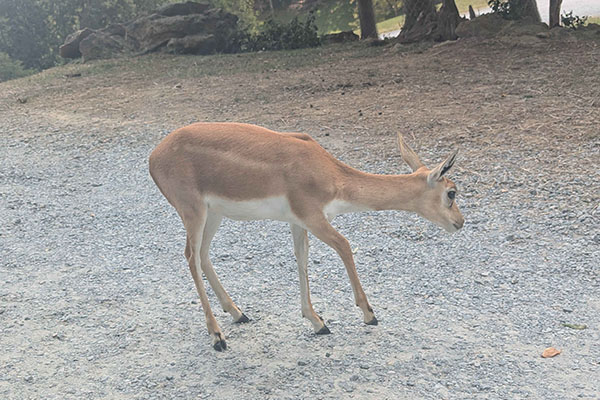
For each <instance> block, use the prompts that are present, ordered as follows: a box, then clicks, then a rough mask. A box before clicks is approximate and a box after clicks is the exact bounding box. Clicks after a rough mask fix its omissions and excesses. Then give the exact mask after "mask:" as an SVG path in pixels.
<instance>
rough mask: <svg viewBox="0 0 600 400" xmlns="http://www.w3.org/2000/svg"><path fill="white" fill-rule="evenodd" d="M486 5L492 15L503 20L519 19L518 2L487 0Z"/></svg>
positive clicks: (515, 0) (512, 0) (513, 0)
mask: <svg viewBox="0 0 600 400" xmlns="http://www.w3.org/2000/svg"><path fill="white" fill-rule="evenodd" d="M488 5H489V6H490V8H491V9H492V12H493V13H496V14H499V15H501V16H502V18H504V19H513V20H514V19H520V18H521V15H520V12H519V5H518V0H489V1H488Z"/></svg>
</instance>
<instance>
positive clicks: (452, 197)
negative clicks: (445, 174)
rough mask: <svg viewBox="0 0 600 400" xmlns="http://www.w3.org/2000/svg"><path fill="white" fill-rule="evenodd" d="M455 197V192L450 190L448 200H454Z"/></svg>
mask: <svg viewBox="0 0 600 400" xmlns="http://www.w3.org/2000/svg"><path fill="white" fill-rule="evenodd" d="M455 197H456V192H455V191H454V190H450V191H449V192H448V198H449V199H450V200H454V198H455Z"/></svg>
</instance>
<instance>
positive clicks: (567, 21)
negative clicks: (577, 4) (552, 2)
mask: <svg viewBox="0 0 600 400" xmlns="http://www.w3.org/2000/svg"><path fill="white" fill-rule="evenodd" d="M587 19H588V17H580V16H579V15H573V11H569V12H568V13H564V14H563V15H561V17H560V20H561V22H562V24H563V25H564V26H566V27H567V28H571V29H577V28H580V27H582V26H583V25H585V23H586V21H587Z"/></svg>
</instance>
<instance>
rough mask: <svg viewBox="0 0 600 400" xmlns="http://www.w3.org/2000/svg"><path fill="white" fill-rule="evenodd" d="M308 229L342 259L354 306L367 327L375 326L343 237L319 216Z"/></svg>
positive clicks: (352, 259) (350, 251)
mask: <svg viewBox="0 0 600 400" xmlns="http://www.w3.org/2000/svg"><path fill="white" fill-rule="evenodd" d="M308 229H309V230H310V231H311V232H312V233H313V234H314V235H315V236H316V237H317V238H319V239H320V240H322V241H323V242H325V243H326V244H328V245H329V246H331V247H332V248H333V249H334V250H335V251H336V252H337V253H338V254H339V256H340V257H341V258H342V261H343V262H344V266H345V267H346V272H347V273H348V277H349V278H350V285H351V286H352V291H353V292H354V300H355V302H356V305H357V306H358V307H360V309H361V310H362V312H363V316H364V322H365V324H367V325H377V318H375V314H374V313H373V309H372V308H371V306H370V305H369V302H368V300H367V295H366V294H365V292H364V290H363V288H362V286H361V284H360V280H359V279H358V273H357V272H356V266H355V265H354V258H353V257H352V250H351V249H350V244H349V243H348V240H346V238H345V237H344V236H342V235H341V234H340V233H339V232H338V231H336V230H335V228H334V227H333V226H331V224H330V223H329V222H328V221H327V219H326V218H325V217H324V216H320V217H318V218H315V219H314V220H313V221H311V223H310V226H308Z"/></svg>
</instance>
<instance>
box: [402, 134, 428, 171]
mask: <svg viewBox="0 0 600 400" xmlns="http://www.w3.org/2000/svg"><path fill="white" fill-rule="evenodd" d="M398 148H399V149H400V155H401V156H402V159H403V160H404V162H405V163H407V164H408V166H409V167H411V168H412V170H413V171H416V170H418V169H419V168H421V167H424V165H423V163H422V162H421V160H419V156H418V155H417V153H415V152H414V151H413V149H411V148H410V147H409V146H408V145H407V144H406V142H405V141H404V138H402V135H401V134H398Z"/></svg>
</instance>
